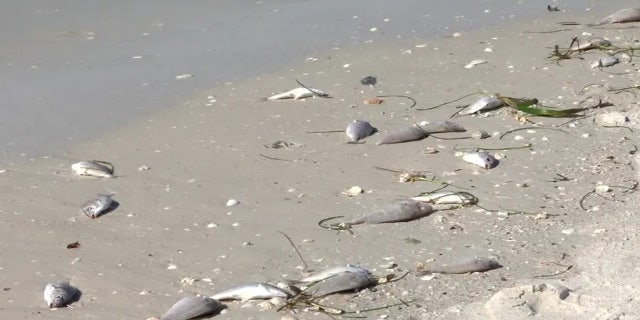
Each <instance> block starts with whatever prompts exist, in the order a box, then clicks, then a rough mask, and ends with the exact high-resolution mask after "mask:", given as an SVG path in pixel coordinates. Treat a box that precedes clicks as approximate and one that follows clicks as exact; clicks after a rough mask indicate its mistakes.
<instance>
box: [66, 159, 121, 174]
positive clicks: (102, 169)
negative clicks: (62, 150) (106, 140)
mask: <svg viewBox="0 0 640 320" xmlns="http://www.w3.org/2000/svg"><path fill="white" fill-rule="evenodd" d="M71 170H72V171H73V172H74V173H75V174H77V175H79V176H92V177H98V178H113V177H114V175H113V165H112V164H111V163H109V162H106V161H100V160H90V161H80V162H76V163H74V164H72V165H71Z"/></svg>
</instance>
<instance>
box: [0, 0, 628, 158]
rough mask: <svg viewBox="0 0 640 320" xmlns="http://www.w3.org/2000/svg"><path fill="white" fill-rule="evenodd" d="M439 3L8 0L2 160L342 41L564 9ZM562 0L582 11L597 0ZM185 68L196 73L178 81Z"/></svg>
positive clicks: (2, 30)
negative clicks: (592, 0) (373, 29)
mask: <svg viewBox="0 0 640 320" xmlns="http://www.w3.org/2000/svg"><path fill="white" fill-rule="evenodd" d="M441 3H442V2H441V1H437V0H431V1H424V0H407V1H402V2H395V1H383V0H367V1H364V0H357V1H353V0H352V1H338V0H306V1H293V0H278V1H233V0H216V1H211V0H210V1H204V0H199V1H167V0H159V1H122V0H116V1H108V2H105V1H97V0H88V1H73V0H61V1H46V0H34V1H25V2H23V1H13V2H8V3H7V4H5V9H4V10H2V13H0V14H1V15H2V17H1V18H0V43H2V44H3V50H1V51H0V60H1V62H2V63H0V95H1V96H2V97H3V103H2V106H1V107H0V130H1V131H0V137H1V138H0V150H1V151H2V155H0V159H2V160H5V161H9V160H11V161H15V160H19V159H20V158H23V157H24V158H33V157H40V156H44V155H47V154H50V153H54V154H55V153H59V152H61V151H63V150H65V149H68V148H69V147H71V146H73V145H75V144H78V143H81V142H83V141H87V140H90V139H93V138H96V137H99V136H101V135H102V134H104V133H106V132H109V131H112V130H114V129H115V128H118V127H121V126H123V125H125V124H127V123H130V122H131V121H133V120H135V119H139V118H140V117H144V116H145V115H149V114H152V113H154V112H156V111H158V110H161V109H164V108H169V107H171V106H174V105H176V104H177V103H178V102H179V101H181V100H183V99H185V98H187V97H189V96H191V95H193V94H194V93H196V92H199V91H202V90H205V89H209V88H212V87H215V86H217V85H220V84H222V83H224V82H226V81H231V80H238V79H242V78H246V77H249V76H252V75H258V74H262V73H266V72H272V71H274V70H277V69H278V68H280V67H282V66H284V65H286V64H288V63H293V62H300V61H303V60H304V59H305V57H307V56H309V55H313V54H318V53H321V52H324V51H327V50H329V49H330V48H332V47H348V46H352V45H357V44H361V43H364V42H371V41H373V42H375V43H378V44H384V43H388V42H391V41H394V40H397V39H420V40H427V39H431V38H434V37H441V36H444V35H450V34H452V33H453V32H457V31H465V30H469V29H475V28H482V27H486V26H491V25H496V24H503V23H508V22H509V21H512V20H514V19H532V18H533V17H536V16H541V15H545V14H555V13H549V12H547V10H546V3H540V2H538V1H520V2H519V3H516V4H514V2H513V1H509V0H501V1H490V0H485V1H469V2H465V4H464V6H462V5H460V3H459V2H456V3H455V7H454V6H452V5H442V4H441ZM614 3H615V2H614ZM621 3H624V1H621ZM557 5H558V6H559V7H560V8H562V9H567V10H569V11H572V12H574V13H575V12H583V11H584V10H585V9H587V8H588V7H589V6H593V5H596V4H594V3H592V2H590V1H577V0H575V1H573V0H572V1H563V2H559V3H558V4H557ZM597 5H603V4H602V3H597ZM606 6H608V7H609V6H611V7H616V6H615V4H612V3H611V2H609V3H607V4H606ZM371 28H377V29H376V30H375V31H374V32H372V31H371ZM181 74H192V75H194V77H192V78H188V79H184V80H177V79H176V76H177V75H181Z"/></svg>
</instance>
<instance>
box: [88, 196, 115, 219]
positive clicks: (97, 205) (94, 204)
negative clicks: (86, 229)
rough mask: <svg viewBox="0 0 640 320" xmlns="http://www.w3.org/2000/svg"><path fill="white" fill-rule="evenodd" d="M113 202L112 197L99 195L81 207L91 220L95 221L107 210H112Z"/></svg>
mask: <svg viewBox="0 0 640 320" xmlns="http://www.w3.org/2000/svg"><path fill="white" fill-rule="evenodd" d="M112 204H113V200H112V199H111V196H110V195H98V196H97V197H95V198H94V199H91V200H89V201H87V202H85V203H83V204H82V205H81V206H80V209H82V212H84V214H86V215H87V216H88V217H89V218H91V219H95V218H97V217H99V216H100V214H102V213H103V212H104V211H105V210H108V209H109V208H111V205H112Z"/></svg>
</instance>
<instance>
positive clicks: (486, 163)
mask: <svg viewBox="0 0 640 320" xmlns="http://www.w3.org/2000/svg"><path fill="white" fill-rule="evenodd" d="M462 160H464V161H466V162H468V163H471V164H475V165H476V166H478V167H481V168H484V169H493V168H494V167H496V166H497V165H498V160H497V159H496V158H495V157H494V156H493V155H491V154H490V153H489V152H486V151H475V152H467V153H465V154H464V155H463V156H462Z"/></svg>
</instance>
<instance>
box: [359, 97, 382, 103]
mask: <svg viewBox="0 0 640 320" xmlns="http://www.w3.org/2000/svg"><path fill="white" fill-rule="evenodd" d="M382 102H384V100H383V99H381V98H378V97H376V98H367V99H364V100H362V103H364V104H381V103H382Z"/></svg>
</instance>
